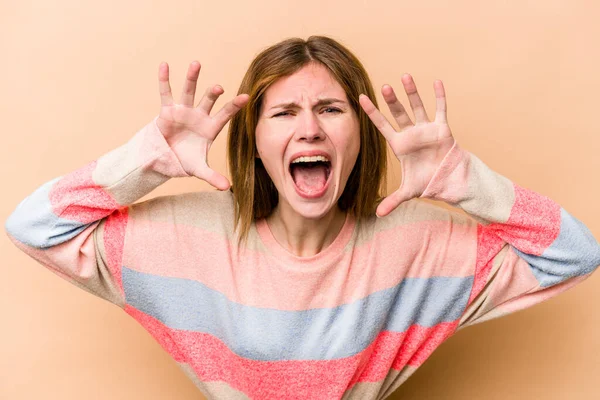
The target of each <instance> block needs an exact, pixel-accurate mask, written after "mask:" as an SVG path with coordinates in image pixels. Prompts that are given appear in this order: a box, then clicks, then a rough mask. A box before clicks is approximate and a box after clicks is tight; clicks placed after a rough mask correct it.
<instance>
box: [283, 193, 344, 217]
mask: <svg viewBox="0 0 600 400" xmlns="http://www.w3.org/2000/svg"><path fill="white" fill-rule="evenodd" d="M328 192H330V191H328ZM333 194H334V193H326V194H325V195H323V196H321V197H319V198H313V199H306V198H303V197H301V196H298V195H297V193H290V196H288V197H287V199H285V200H283V202H282V201H281V200H282V199H281V197H280V199H279V200H280V204H286V205H287V207H288V208H289V209H291V211H293V212H294V213H295V214H297V215H299V216H301V217H303V218H306V219H313V220H314V219H321V218H323V217H325V216H326V215H328V214H329V213H330V212H331V211H332V210H333V208H334V207H335V206H336V202H335V201H333V199H332V198H333Z"/></svg>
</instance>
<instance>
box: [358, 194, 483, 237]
mask: <svg viewBox="0 0 600 400" xmlns="http://www.w3.org/2000/svg"><path fill="white" fill-rule="evenodd" d="M432 223H434V224H435V225H436V227H439V226H442V225H446V226H448V227H451V226H456V225H465V226H468V227H475V226H476V225H477V222H476V221H475V220H474V219H473V218H471V217H469V216H468V215H467V214H466V213H465V212H464V211H462V210H459V209H456V208H453V207H451V206H446V205H445V204H440V203H439V202H434V201H427V200H423V199H419V198H414V199H411V200H408V201H405V202H404V203H402V204H400V205H399V206H398V207H397V208H396V209H395V210H393V211H392V212H391V213H389V214H388V215H387V216H385V217H382V218H378V217H375V216H373V217H372V218H369V219H367V221H365V224H364V226H365V227H369V226H370V228H371V229H372V230H373V233H377V232H381V231H386V230H389V229H395V228H397V227H400V226H407V225H413V226H417V225H431V224H432Z"/></svg>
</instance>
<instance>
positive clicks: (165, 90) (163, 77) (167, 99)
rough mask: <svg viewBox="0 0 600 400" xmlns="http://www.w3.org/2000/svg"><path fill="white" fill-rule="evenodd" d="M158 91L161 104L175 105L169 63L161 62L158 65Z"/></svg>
mask: <svg viewBox="0 0 600 400" xmlns="http://www.w3.org/2000/svg"><path fill="white" fill-rule="evenodd" d="M158 92H159V93H160V104H161V106H171V105H173V95H172V94H171V85H170V84H169V64H167V63H166V62H161V63H160V65H159V66H158Z"/></svg>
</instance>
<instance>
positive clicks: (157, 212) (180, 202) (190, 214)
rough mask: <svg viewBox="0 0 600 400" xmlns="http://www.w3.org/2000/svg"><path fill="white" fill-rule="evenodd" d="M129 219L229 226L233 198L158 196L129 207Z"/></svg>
mask: <svg viewBox="0 0 600 400" xmlns="http://www.w3.org/2000/svg"><path fill="white" fill-rule="evenodd" d="M129 214H130V217H132V218H135V219H143V220H147V221H148V220H151V221H156V222H168V223H174V224H178V225H179V224H181V225H196V226H199V227H209V226H212V225H215V224H219V225H225V226H227V227H229V226H230V225H231V226H233V217H234V207H233V194H232V193H231V192H230V191H217V190H212V191H201V192H188V193H180V194H174V195H166V196H158V197H155V198H152V199H149V200H146V201H143V202H140V203H136V204H133V205H131V206H129Z"/></svg>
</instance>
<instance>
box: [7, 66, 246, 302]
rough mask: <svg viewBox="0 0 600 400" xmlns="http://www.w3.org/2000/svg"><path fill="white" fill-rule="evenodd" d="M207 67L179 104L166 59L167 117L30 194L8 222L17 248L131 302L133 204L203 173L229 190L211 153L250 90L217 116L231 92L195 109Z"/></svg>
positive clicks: (210, 95) (162, 86) (216, 92)
mask: <svg viewBox="0 0 600 400" xmlns="http://www.w3.org/2000/svg"><path fill="white" fill-rule="evenodd" d="M199 71H200V64H199V63H197V62H193V63H192V64H191V65H190V67H189V69H188V74H187V79H186V82H185V84H184V88H183V93H182V95H181V100H180V102H179V103H177V104H176V103H174V102H173V98H172V94H171V88H170V84H169V70H168V65H167V64H166V63H162V64H161V65H160V66H159V72H158V78H159V91H160V96H161V109H160V114H159V116H158V117H157V118H155V119H154V120H153V121H152V122H151V123H149V124H148V125H146V126H145V127H144V128H142V129H141V130H140V131H139V132H137V133H136V134H135V136H133V138H131V140H129V141H128V142H127V143H126V144H125V145H123V146H121V147H119V148H117V149H115V150H113V151H111V152H109V153H107V154H105V155H104V156H102V157H100V158H99V159H97V160H96V161H93V162H91V163H90V164H88V165H86V166H84V167H82V168H80V169H78V170H76V171H73V172H71V173H69V174H67V175H65V176H62V177H58V178H56V179H53V180H51V181H49V182H47V183H45V184H44V185H42V186H41V187H39V188H38V189H37V190H36V191H34V192H33V193H32V194H31V195H29V196H28V197H27V198H25V199H24V200H23V201H22V202H21V203H20V204H19V205H18V206H17V208H16V209H15V211H14V212H13V213H12V214H11V215H10V216H9V218H8V220H7V221H6V223H5V229H6V232H7V234H8V236H9V238H10V239H11V240H12V241H13V242H14V243H15V245H17V247H19V248H20V249H21V250H23V251H24V252H25V253H27V254H28V255H30V256H31V257H33V258H34V259H36V260H37V261H39V262H40V263H42V264H43V265H45V266H46V267H48V268H49V269H51V270H52V271H54V272H55V273H57V274H58V275H60V276H62V277H63V278H65V279H67V280H69V281H70V282H72V283H73V284H75V285H77V286H79V287H81V288H83V289H85V290H87V291H89V292H91V293H93V294H96V295H98V296H100V297H102V298H104V299H107V300H109V301H111V302H113V303H115V304H119V305H121V306H123V305H124V294H123V288H122V282H121V265H122V262H121V260H122V252H123V242H124V237H125V231H126V228H127V222H128V205H130V204H132V203H134V202H135V201H137V200H138V199H140V198H141V197H143V196H145V195H146V194H148V193H150V192H151V191H152V190H153V189H154V188H156V187H157V186H159V185H161V184H162V183H164V182H165V181H167V180H168V179H170V178H172V177H186V176H195V177H197V178H200V179H203V180H205V181H207V182H208V183H210V184H212V185H213V186H215V187H217V188H220V189H226V188H228V187H229V182H228V181H227V179H226V178H225V177H223V176H222V175H220V174H218V173H217V172H215V171H214V170H212V169H211V168H210V167H209V166H208V163H207V161H206V157H207V154H208V149H209V148H210V146H211V144H212V142H213V140H214V139H215V137H216V136H217V135H218V133H219V132H220V131H221V130H222V128H223V126H224V125H225V124H226V123H227V121H228V120H229V119H230V118H231V117H232V116H233V115H234V114H235V113H236V112H237V111H239V110H240V109H241V107H243V106H244V104H245V103H246V102H247V100H248V95H245V94H242V95H238V96H236V97H235V98H234V99H233V100H232V101H230V102H228V103H227V104H225V105H224V106H223V108H222V109H221V110H220V111H219V112H218V113H217V114H216V115H215V116H214V117H211V116H210V115H209V114H210V112H211V110H212V107H213V105H214V103H215V101H216V100H217V98H218V97H219V96H220V95H221V94H222V93H223V91H222V89H221V88H220V87H218V86H213V87H211V88H209V89H208V90H207V91H206V93H205V95H204V96H203V97H202V98H201V100H200V102H199V104H198V106H197V107H194V104H193V103H194V95H195V91H196V82H197V79H198V74H199Z"/></svg>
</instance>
